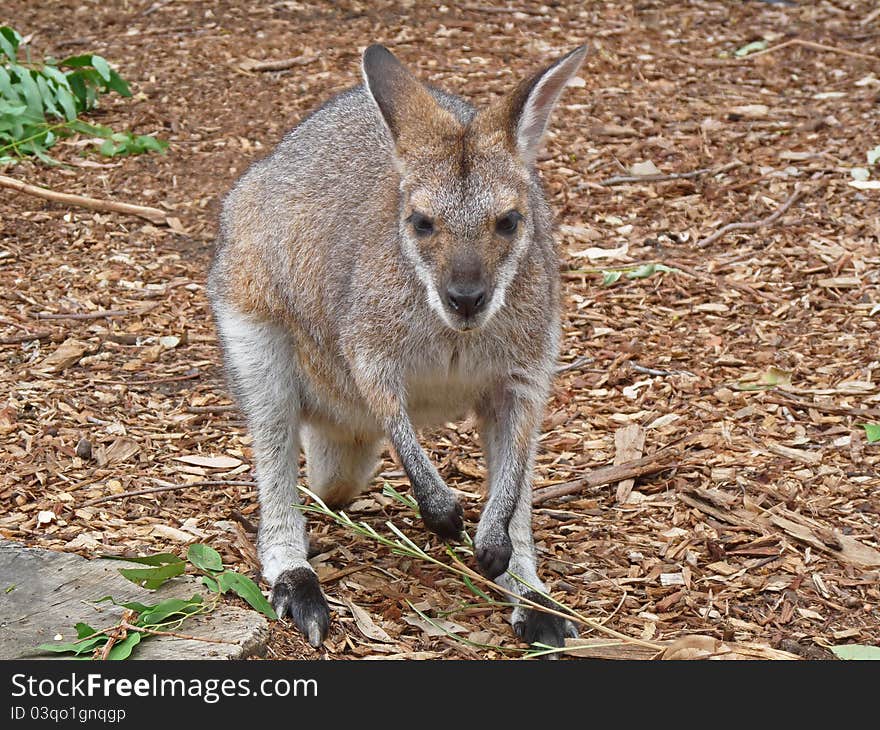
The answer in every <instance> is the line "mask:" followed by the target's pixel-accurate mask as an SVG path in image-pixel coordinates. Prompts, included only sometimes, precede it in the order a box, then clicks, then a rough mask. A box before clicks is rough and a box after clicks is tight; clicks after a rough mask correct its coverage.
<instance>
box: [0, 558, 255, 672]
mask: <svg viewBox="0 0 880 730" xmlns="http://www.w3.org/2000/svg"><path fill="white" fill-rule="evenodd" d="M126 567H140V568H142V567H144V566H142V565H136V564H134V563H126V562H122V561H118V560H105V559H100V558H97V559H94V560H87V559H86V558H82V557H80V556H79V555H73V554H70V553H59V552H53V551H50V550H41V549H38V548H28V547H25V546H23V545H20V544H18V543H14V542H10V541H8V540H0V659H26V658H46V659H48V658H55V657H56V655H51V654H47V653H46V652H40V651H37V650H36V646H37V645H38V644H43V643H51V642H53V641H54V637H55V636H56V635H57V634H61V635H62V636H63V641H65V642H69V641H73V640H75V639H76V631H74V629H73V626H74V624H76V623H77V622H80V621H82V622H85V623H87V624H89V625H90V626H94V627H95V628H96V629H101V628H105V627H107V626H112V625H113V624H114V623H115V622H116V621H117V620H118V619H119V617H120V616H121V615H122V611H123V609H121V608H119V607H117V606H113V605H112V604H111V603H109V602H106V603H100V604H95V603H93V601H96V600H98V599H99V598H103V597H104V596H107V595H112V596H113V598H114V599H116V601H117V602H119V603H128V602H130V601H139V602H141V603H158V602H159V601H160V600H163V599H165V598H189V597H191V596H192V595H193V594H194V593H201V594H202V595H203V596H204V595H205V594H206V592H207V589H206V588H205V587H204V586H203V585H201V584H200V583H199V581H198V579H196V578H193V577H190V576H180V577H178V578H174V579H173V580H171V581H169V582H168V583H166V584H165V585H164V586H162V587H161V588H159V589H158V590H155V591H148V590H146V589H144V588H140V587H138V586H136V585H135V584H134V583H132V582H131V581H128V580H126V579H125V578H123V577H122V576H121V575H120V574H119V569H120V568H126ZM179 632H180V633H184V634H188V635H190V636H199V637H203V638H212V639H223V640H224V641H228V642H232V643H229V644H212V643H208V642H204V641H193V640H189V639H176V638H172V637H165V636H153V637H151V638H150V639H149V640H148V641H144V642H143V643H141V644H139V645H138V647H137V649H135V651H134V653H133V654H132V656H131V659H244V658H247V657H249V656H259V655H262V653H263V652H264V651H265V648H266V638H267V635H268V623H267V621H266V618H265V616H263V615H262V614H260V613H258V612H257V611H251V610H247V609H244V608H239V607H238V606H232V605H229V604H224V603H221V605H220V606H218V607H217V609H215V610H214V611H212V612H211V613H209V614H205V615H200V616H195V617H193V618H190V619H187V620H186V622H185V623H184V624H183V625H182V626H181V628H180V629H179ZM57 656H58V657H63V656H70V655H57Z"/></svg>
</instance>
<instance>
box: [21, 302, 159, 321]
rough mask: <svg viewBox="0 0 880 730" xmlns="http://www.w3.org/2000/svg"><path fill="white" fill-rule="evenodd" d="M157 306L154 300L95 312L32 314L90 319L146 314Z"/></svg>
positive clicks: (51, 317) (39, 317)
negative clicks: (144, 304)
mask: <svg viewBox="0 0 880 730" xmlns="http://www.w3.org/2000/svg"><path fill="white" fill-rule="evenodd" d="M158 306H159V303H158V302H154V303H152V304H148V305H147V306H145V307H139V308H138V309H101V310H98V311H97V312H70V313H66V312H59V313H53V312H36V313H35V314H34V315H33V316H34V317H35V318H36V319H76V320H83V321H86V320H90V319H104V318H105V317H107V318H110V317H130V316H133V315H134V316H137V315H141V314H146V313H147V312H149V311H151V310H153V309H155V308H156V307H158Z"/></svg>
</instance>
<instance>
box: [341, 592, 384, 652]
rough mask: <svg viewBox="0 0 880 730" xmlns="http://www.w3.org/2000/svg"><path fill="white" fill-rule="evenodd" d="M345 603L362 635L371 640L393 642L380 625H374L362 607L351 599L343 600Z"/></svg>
mask: <svg viewBox="0 0 880 730" xmlns="http://www.w3.org/2000/svg"><path fill="white" fill-rule="evenodd" d="M345 605H346V606H348V609H349V610H350V611H351V615H352V616H353V617H354V622H355V625H356V626H357V627H358V631H360V632H361V633H362V634H363V635H364V636H366V637H367V638H368V639H372V640H373V641H383V642H385V643H394V639H392V638H391V637H390V636H388V634H387V633H386V632H385V630H384V629H383V628H382V627H381V626H378V625H376V623H375V622H374V621H373V619H372V618H370V614H368V613H367V612H366V611H364V609H362V608H361V607H360V606H358V605H357V604H355V603H352V602H351V601H345Z"/></svg>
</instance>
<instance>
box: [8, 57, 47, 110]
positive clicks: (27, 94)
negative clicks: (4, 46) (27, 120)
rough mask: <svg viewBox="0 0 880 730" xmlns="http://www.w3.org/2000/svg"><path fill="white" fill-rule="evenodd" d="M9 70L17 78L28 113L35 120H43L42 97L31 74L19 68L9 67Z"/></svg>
mask: <svg viewBox="0 0 880 730" xmlns="http://www.w3.org/2000/svg"><path fill="white" fill-rule="evenodd" d="M9 70H10V71H12V72H13V73H14V74H15V75H16V76H17V77H18V81H19V84H20V86H21V90H22V93H23V94H24V100H25V103H26V104H27V107H28V111H29V112H30V113H31V114H32V115H33V116H34V117H35V118H37V119H42V118H43V97H42V95H41V94H40V87H39V86H37V82H36V81H34V77H33V76H32V75H31V72H30V71H29V70H28V69H26V68H22V67H21V66H15V65H10V66H9Z"/></svg>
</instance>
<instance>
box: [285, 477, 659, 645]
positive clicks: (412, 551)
mask: <svg viewBox="0 0 880 730" xmlns="http://www.w3.org/2000/svg"><path fill="white" fill-rule="evenodd" d="M298 489H299V490H300V491H301V492H303V494H306V495H308V497H309V498H310V499H311V500H312V501H311V502H310V503H308V504H301V505H295V506H296V508H297V509H299V510H301V511H303V512H311V513H314V514H320V515H323V516H324V517H329V518H330V519H331V520H333V521H334V522H336V524H338V525H340V526H341V527H344V528H345V529H347V530H349V531H351V532H353V533H355V534H357V535H360V536H361V537H365V538H368V539H370V540H372V541H374V542H377V543H379V544H380V545H384V546H385V547H387V548H389V549H390V550H391V552H392V553H393V554H394V555H402V556H406V557H409V558H414V559H416V560H422V561H424V562H427V563H431V564H432V565H435V566H437V567H439V568H441V569H442V570H445V571H446V572H448V573H451V574H452V575H455V576H457V577H458V578H460V579H461V580H462V582H463V583H464V584H465V586H466V587H467V588H468V590H470V591H471V592H473V593H475V594H476V595H478V596H479V597H480V598H482V599H484V600H485V601H487V602H489V603H493V604H494V603H496V602H495V601H494V600H493V599H492V598H491V597H490V596H489V595H488V594H486V593H485V592H484V591H481V590H480V589H479V588H477V585H476V584H480V585H483V586H485V587H488V588H490V589H492V590H495V591H497V592H499V593H502V594H505V595H507V596H509V597H510V598H512V599H513V600H514V601H516V602H518V603H523V604H526V605H528V606H529V607H530V608H533V609H535V610H538V611H543V612H544V613H549V614H552V615H554V616H559V617H561V618H564V619H568V620H571V621H574V622H576V623H579V624H581V625H582V626H586V627H588V628H589V629H591V630H595V631H598V632H600V633H603V634H607V635H608V636H611V637H614V638H615V639H618V640H619V641H622V642H624V643H630V644H638V645H639V646H644V647H647V648H650V649H654V650H656V651H659V650H661V649H662V648H663V647H661V646H660V645H658V644H655V643H652V642H649V641H643V640H641V639H635V638H633V637H630V636H627V635H626V634H622V633H620V632H619V631H615V630H614V629H611V628H609V627H607V626H605V625H604V623H603V622H601V621H597V620H595V619H591V618H589V617H587V616H584V615H583V614H582V613H580V612H578V611H575V610H574V609H573V608H570V607H568V606H566V605H565V604H563V603H561V602H560V601H558V600H556V599H555V598H553V597H552V596H551V595H549V594H547V593H545V592H544V591H541V590H539V589H538V588H537V587H536V586H533V585H531V584H530V583H528V582H527V581H526V580H525V579H523V578H522V577H521V576H519V575H517V574H516V573H513V572H512V571H510V570H508V571H507V575H508V576H510V577H511V578H513V580H515V581H516V582H517V583H519V584H521V585H523V586H525V587H526V588H528V590H529V591H533V592H535V593H537V594H539V595H541V596H542V597H543V598H545V599H547V601H549V602H550V603H552V604H553V607H550V606H545V605H543V604H541V603H538V602H536V601H532V600H530V599H528V598H526V597H524V596H521V595H520V594H518V593H516V592H514V591H511V590H509V589H507V588H505V587H504V586H502V585H500V584H498V583H496V582H494V581H492V580H490V579H488V578H486V577H485V576H483V575H481V574H480V573H478V572H477V571H475V570H473V569H472V568H470V567H469V566H468V565H467V564H466V563H465V562H464V561H463V560H462V558H461V556H460V555H459V552H462V553H464V554H466V555H469V556H472V555H473V541H472V540H471V539H470V536H468V535H467V533H465V545H463V546H459V547H458V548H455V549H453V548H452V547H450V546H448V545H447V546H445V550H444V552H445V555H446V556H447V558H449V562H446V561H443V560H440V559H438V558H436V557H434V556H433V555H431V554H430V553H428V552H427V551H425V550H423V549H422V548H420V547H419V546H418V545H416V544H415V543H414V542H413V541H412V540H411V539H410V538H409V537H408V536H407V535H406V534H404V533H403V532H402V531H401V529H400V528H399V527H398V526H397V525H395V524H394V523H393V522H391V521H390V520H388V521H386V522H385V526H386V527H387V528H388V530H389V531H390V532H391V533H392V535H393V537H390V536H388V535H383V534H381V533H379V532H377V531H376V529H375V528H373V527H372V526H371V525H369V524H368V523H366V522H363V521H360V522H355V521H354V520H352V519H351V518H350V517H349V516H348V515H347V514H346V513H345V512H344V511H342V510H340V511H338V512H336V511H334V510H332V509H330V508H329V507H328V506H327V505H326V504H325V503H324V501H323V500H322V499H321V498H320V497H318V495H316V494H315V493H314V492H312V491H310V490H309V489H307V488H306V487H302V486H299V487H298ZM383 494H385V495H386V496H389V497H391V498H393V499H395V500H396V501H398V502H401V503H402V504H404V505H406V506H408V507H410V508H411V509H413V510H414V511H417V509H418V508H417V505H416V503H415V502H414V501H413V500H412V499H411V498H410V497H407V496H404V495H402V494H400V493H399V492H397V491H396V490H395V489H394V488H393V487H391V485H389V484H386V485H385V487H384V488H383ZM498 605H508V604H501V603H500V602H498ZM417 613H419V615H420V616H421V617H422V618H423V619H425V620H427V621H429V623H431V624H432V625H435V626H436V627H437V628H439V629H440V630H441V631H444V632H445V633H447V634H448V635H450V636H451V637H452V638H454V639H456V640H460V641H463V642H464V643H466V644H473V642H468V641H467V640H463V639H461V637H458V636H455V635H454V634H452V633H451V632H448V631H447V630H446V629H445V628H444V627H443V626H442V624H438V623H435V622H434V621H431V620H430V619H429V618H428V617H426V616H424V615H423V614H422V613H421V612H419V611H417ZM491 648H494V649H501V650H505V649H504V648H503V647H495V646H493V647H491ZM547 649H552V647H538V651H537V652H536V651H534V650H531V651H527V653H526V656H530V655H532V654H544V653H550V652H547V651H546V650H547ZM554 651H557V650H554Z"/></svg>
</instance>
